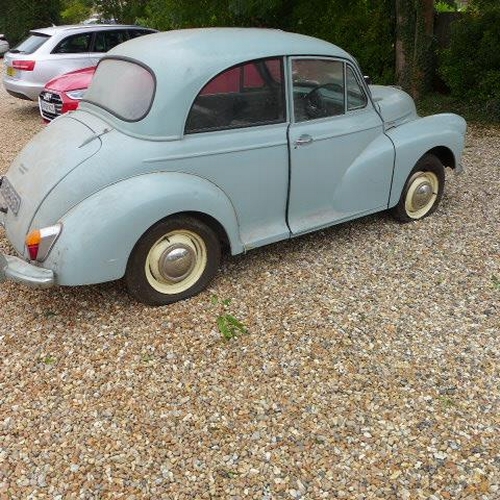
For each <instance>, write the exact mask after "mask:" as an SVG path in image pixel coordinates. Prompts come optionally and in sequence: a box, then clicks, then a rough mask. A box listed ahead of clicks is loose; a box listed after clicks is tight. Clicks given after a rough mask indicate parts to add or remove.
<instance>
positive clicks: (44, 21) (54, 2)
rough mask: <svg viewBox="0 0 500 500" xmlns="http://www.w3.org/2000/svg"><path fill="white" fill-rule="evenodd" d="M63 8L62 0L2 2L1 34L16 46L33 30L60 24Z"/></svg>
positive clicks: (0, 5) (7, 0)
mask: <svg viewBox="0 0 500 500" xmlns="http://www.w3.org/2000/svg"><path fill="white" fill-rule="evenodd" d="M61 7H62V5H61V0H0V13H1V16H0V32H1V33H4V34H5V35H6V37H7V39H8V40H9V42H10V44H11V46H15V45H16V44H17V43H19V42H20V41H22V40H23V39H24V38H25V37H26V36H27V34H28V32H29V30H31V29H34V28H42V27H45V26H50V25H52V24H60V20H61V17H60V12H61Z"/></svg>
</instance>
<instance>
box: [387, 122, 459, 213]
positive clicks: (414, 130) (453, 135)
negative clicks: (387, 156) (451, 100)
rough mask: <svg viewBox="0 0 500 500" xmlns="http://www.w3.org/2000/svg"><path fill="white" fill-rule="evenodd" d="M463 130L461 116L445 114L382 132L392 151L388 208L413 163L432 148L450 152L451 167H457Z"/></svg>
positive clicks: (392, 204) (393, 204)
mask: <svg viewBox="0 0 500 500" xmlns="http://www.w3.org/2000/svg"><path fill="white" fill-rule="evenodd" d="M466 128H467V124H466V123H465V120H464V119H463V118H462V117H461V116H458V115H455V114H451V113H445V114H439V115H432V116H426V117H424V118H419V119H417V120H414V121H412V122H409V123H405V124H404V125H400V126H399V127H396V128H393V129H390V130H388V131H387V132H386V134H387V136H388V137H390V138H391V140H392V142H393V143H394V147H395V150H396V159H395V167H394V177H393V182H392V190H391V196H390V199H389V207H393V206H395V205H396V204H397V203H398V201H399V198H400V197H401V192H402V191H403V188H404V185H405V182H406V179H407V178H408V175H409V173H410V172H411V170H412V169H413V167H414V166H415V164H416V163H417V161H418V160H419V159H420V158H421V157H422V156H423V155H424V154H426V153H428V152H429V151H431V150H432V149H435V148H443V147H444V148H446V149H448V150H450V151H451V153H452V154H453V157H454V159H455V165H457V166H458V165H459V163H460V160H461V157H462V152H463V149H464V140H465V132H466Z"/></svg>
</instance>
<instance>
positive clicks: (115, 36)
mask: <svg viewBox="0 0 500 500" xmlns="http://www.w3.org/2000/svg"><path fill="white" fill-rule="evenodd" d="M127 40H128V34H127V32H126V31H125V30H116V31H99V32H98V33H96V34H95V41H94V50H93V51H94V52H107V51H108V50H111V49H112V48H113V47H115V46H116V45H118V44H119V43H122V42H125V41H127Z"/></svg>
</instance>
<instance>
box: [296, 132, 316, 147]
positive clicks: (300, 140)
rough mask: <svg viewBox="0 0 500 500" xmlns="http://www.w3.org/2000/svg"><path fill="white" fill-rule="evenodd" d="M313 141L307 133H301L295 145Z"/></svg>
mask: <svg viewBox="0 0 500 500" xmlns="http://www.w3.org/2000/svg"><path fill="white" fill-rule="evenodd" d="M311 142H313V138H312V137H311V136H310V135H309V134H302V135H301V136H300V137H299V138H298V139H297V140H296V141H295V142H294V145H295V147H297V146H305V145H306V144H311Z"/></svg>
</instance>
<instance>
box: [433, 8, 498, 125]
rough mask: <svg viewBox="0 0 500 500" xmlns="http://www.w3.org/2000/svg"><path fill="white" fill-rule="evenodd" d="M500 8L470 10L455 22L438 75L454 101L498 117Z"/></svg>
mask: <svg viewBox="0 0 500 500" xmlns="http://www.w3.org/2000/svg"><path fill="white" fill-rule="evenodd" d="M498 26H500V7H497V8H492V9H487V10H482V11H471V12H468V13H467V14H465V15H464V17H463V18H462V19H461V20H460V21H457V22H456V23H454V25H453V27H452V39H451V45H450V48H449V49H448V50H445V51H443V53H442V55H441V68H440V73H441V75H442V77H443V79H444V81H445V82H446V84H447V85H448V86H449V88H450V89H451V94H452V96H453V97H455V98H459V99H463V100H465V101H467V102H471V103H474V104H475V105H481V106H483V107H485V109H486V111H487V112H488V113H489V115H490V116H491V118H492V119H493V120H498V119H499V118H500V51H499V50H498V49H497V47H499V46H500V30H499V29H498Z"/></svg>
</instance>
